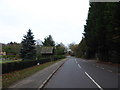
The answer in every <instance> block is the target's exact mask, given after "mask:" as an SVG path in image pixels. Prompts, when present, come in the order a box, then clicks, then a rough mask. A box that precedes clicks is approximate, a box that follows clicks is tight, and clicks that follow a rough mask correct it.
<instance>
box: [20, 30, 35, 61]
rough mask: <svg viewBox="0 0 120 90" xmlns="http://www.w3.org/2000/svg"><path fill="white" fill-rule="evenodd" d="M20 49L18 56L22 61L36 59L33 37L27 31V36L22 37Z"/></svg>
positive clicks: (29, 31)
mask: <svg viewBox="0 0 120 90" xmlns="http://www.w3.org/2000/svg"><path fill="white" fill-rule="evenodd" d="M21 44H22V48H21V51H20V56H21V57H22V59H23V60H35V57H36V48H35V40H34V35H33V33H32V32H31V30H30V29H29V30H28V32H27V35H25V36H24V38H23V40H22V42H21Z"/></svg>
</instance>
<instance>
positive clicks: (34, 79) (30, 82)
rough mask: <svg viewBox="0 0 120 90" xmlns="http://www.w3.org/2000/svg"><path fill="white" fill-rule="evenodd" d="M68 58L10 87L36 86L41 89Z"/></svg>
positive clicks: (35, 87)
mask: <svg viewBox="0 0 120 90" xmlns="http://www.w3.org/2000/svg"><path fill="white" fill-rule="evenodd" d="M66 60H67V59H64V60H61V61H59V62H57V63H55V64H53V65H51V66H49V67H47V68H45V69H43V70H41V71H38V72H37V73H35V74H33V75H32V76H30V77H27V78H25V79H23V80H21V81H19V82H17V83H16V84H14V85H11V86H10V87H9V88H16V89H17V90H19V89H21V88H24V89H25V88H34V89H39V88H42V87H43V86H44V84H45V83H46V82H47V81H48V79H50V78H51V75H53V74H54V73H55V72H56V71H57V69H59V68H60V67H61V66H62V65H63V64H64V62H65V61H66Z"/></svg>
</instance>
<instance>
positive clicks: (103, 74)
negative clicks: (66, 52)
mask: <svg viewBox="0 0 120 90" xmlns="http://www.w3.org/2000/svg"><path fill="white" fill-rule="evenodd" d="M119 76H120V74H119V73H118V67H112V66H109V65H104V64H97V63H95V62H94V61H91V60H83V59H79V58H74V57H69V59H68V60H67V61H66V62H65V63H64V65H63V66H62V67H61V68H60V69H59V70H58V71H57V72H56V73H55V74H54V76H53V77H52V78H51V79H50V80H49V82H48V83H47V84H46V85H45V87H44V88H95V89H98V90H104V89H106V88H108V89H110V88H112V89H114V90H115V88H117V89H118V86H120V85H118V84H119V80H118V79H119Z"/></svg>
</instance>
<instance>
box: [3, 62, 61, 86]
mask: <svg viewBox="0 0 120 90" xmlns="http://www.w3.org/2000/svg"><path fill="white" fill-rule="evenodd" d="M58 61H60V60H57V61H54V62H48V63H45V64H42V65H39V66H34V67H30V68H26V69H23V70H19V71H15V72H11V73H7V74H3V75H2V85H3V88H7V87H9V86H10V85H12V84H14V83H15V82H17V81H19V80H21V79H24V78H26V77H28V76H30V75H32V74H34V73H35V72H37V71H40V70H42V69H44V68H46V67H48V66H50V65H52V64H54V63H56V62H58Z"/></svg>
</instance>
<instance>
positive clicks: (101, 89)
mask: <svg viewBox="0 0 120 90" xmlns="http://www.w3.org/2000/svg"><path fill="white" fill-rule="evenodd" d="M85 74H86V75H87V76H88V77H89V78H90V79H91V80H92V81H93V82H94V84H95V85H97V87H98V88H99V89H100V90H103V88H102V87H101V86H100V85H99V84H97V83H96V82H95V80H94V79H92V77H90V75H89V74H88V73H87V72H85Z"/></svg>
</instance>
